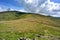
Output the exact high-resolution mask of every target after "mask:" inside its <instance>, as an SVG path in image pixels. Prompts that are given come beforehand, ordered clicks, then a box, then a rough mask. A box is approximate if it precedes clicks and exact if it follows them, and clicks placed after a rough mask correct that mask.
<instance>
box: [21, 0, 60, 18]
mask: <svg viewBox="0 0 60 40" xmlns="http://www.w3.org/2000/svg"><path fill="white" fill-rule="evenodd" d="M20 2H21V1H20ZM22 2H23V3H24V4H23V5H24V9H25V10H26V11H28V12H32V13H39V14H43V15H50V16H53V15H55V16H56V17H57V16H58V15H60V3H54V2H51V1H50V0H23V1H22Z"/></svg>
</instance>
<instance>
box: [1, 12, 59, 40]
mask: <svg viewBox="0 0 60 40" xmlns="http://www.w3.org/2000/svg"><path fill="white" fill-rule="evenodd" d="M9 13H10V12H7V14H9ZM1 14H2V13H1ZM5 14H6V13H5ZM7 14H6V15H7ZM10 14H11V15H14V14H15V12H14V13H10ZM20 14H21V13H20V12H19V13H18V14H17V17H18V18H17V19H14V20H7V19H6V20H7V21H6V20H3V19H2V20H1V21H0V38H2V39H6V40H17V38H20V37H26V38H31V39H33V38H35V37H36V36H35V34H39V35H40V36H41V37H39V38H38V39H39V40H52V39H51V38H53V40H55V38H56V39H57V40H60V19H59V18H53V17H50V16H43V15H38V14H31V13H29V14H27V13H23V14H22V15H20ZM2 15H3V14H2ZM13 17H14V18H15V16H13ZM5 18H6V17H5ZM11 18H12V17H11Z"/></svg>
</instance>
